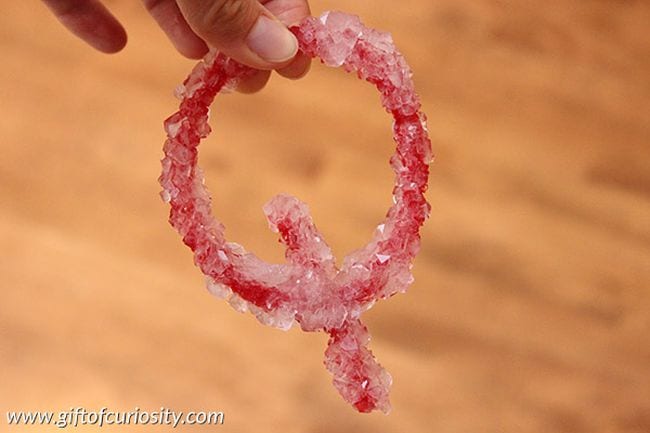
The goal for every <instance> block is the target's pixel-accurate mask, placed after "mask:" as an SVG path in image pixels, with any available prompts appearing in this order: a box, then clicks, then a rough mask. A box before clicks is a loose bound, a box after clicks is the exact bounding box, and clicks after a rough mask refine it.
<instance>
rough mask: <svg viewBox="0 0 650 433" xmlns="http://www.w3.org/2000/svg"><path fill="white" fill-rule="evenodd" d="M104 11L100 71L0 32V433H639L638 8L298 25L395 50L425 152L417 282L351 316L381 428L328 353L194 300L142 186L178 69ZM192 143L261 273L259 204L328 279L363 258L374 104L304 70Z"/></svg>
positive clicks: (524, 9)
mask: <svg viewBox="0 0 650 433" xmlns="http://www.w3.org/2000/svg"><path fill="white" fill-rule="evenodd" d="M108 3H109V5H110V6H111V7H112V8H113V10H114V11H115V12H116V14H117V15H118V16H119V17H120V18H122V19H123V21H124V23H125V24H126V26H127V29H128V31H129V34H130V42H129V45H128V47H127V49H126V50H125V51H124V52H123V53H120V54H118V55H115V56H105V55H102V54H99V53H96V52H94V51H92V50H90V49H89V48H87V47H86V46H85V45H83V44H82V43H81V42H79V41H78V40H76V39H74V38H73V37H72V36H71V35H69V34H68V33H67V32H65V31H64V30H63V29H62V28H61V27H60V26H59V25H58V23H56V22H55V20H54V19H53V18H51V17H50V16H49V14H48V13H47V11H46V10H45V9H44V7H42V5H41V4H40V3H39V2H33V1H31V2H18V1H16V2H9V1H6V2H3V4H2V6H0V12H1V13H2V18H1V21H2V25H1V26H0V55H1V57H2V61H1V62H2V63H1V66H0V136H1V137H2V138H1V139H0V155H1V157H0V242H1V245H2V251H1V252H0V274H1V276H2V278H1V283H0V284H1V289H2V301H1V302H0V410H2V417H3V419H2V421H0V424H1V425H2V426H3V427H0V430H1V431H39V432H40V431H50V430H48V429H46V428H43V427H38V428H31V429H27V428H24V429H16V428H14V429H9V427H8V426H6V424H3V423H4V417H5V414H4V412H5V411H6V410H37V409H42V410H52V411H59V410H68V409H69V408H70V407H73V406H84V407H86V408H88V409H98V408H101V407H102V406H108V407H109V408H111V409H121V410H131V409H133V408H134V407H136V406H138V407H141V408H143V409H151V410H155V409H157V408H159V407H160V406H166V407H169V408H172V409H176V410H222V411H224V412H225V414H226V422H225V424H224V425H223V426H218V427H187V428H185V429H178V430H177V431H188V432H190V431H192V432H201V431H224V432H284V433H286V432H289V433H291V432H303V433H325V432H356V433H364V432H436V433H443V432H454V433H458V432H466V433H483V432H485V433H495V432H498V433H526V432H535V433H538V432H539V433H548V432H570V433H580V432H588V433H594V432H630V433H632V432H636V433H642V432H643V433H647V432H649V431H650V344H649V343H650V201H649V198H650V146H649V145H650V114H649V113H650V79H649V77H650V27H649V25H648V23H650V3H648V2H647V1H627V2H620V1H613V0H609V1H606V0H600V1H596V0H586V1H580V2H575V1H568V0H561V1H553V2H545V3H540V2H533V1H523V0H521V1H514V0H513V1H494V0H473V1H469V0H463V1H458V0H438V1H425V0H410V1H409V0H405V1H402V2H400V3H399V6H396V3H395V2H393V1H388V0H376V1H373V2H357V3H354V2H344V1H314V2H313V9H314V12H315V13H320V12H321V11H323V10H326V9H330V8H336V9H343V10H346V11H349V12H354V13H357V14H359V15H361V16H363V17H364V21H365V22H366V23H367V24H369V25H372V26H374V27H377V28H382V29H388V30H391V31H392V33H393V35H394V37H395V39H396V41H397V43H398V44H399V46H400V47H401V49H402V50H403V52H404V53H405V55H406V57H407V59H408V60H409V62H410V63H411V65H412V67H413V69H414V70H415V73H416V75H415V80H416V84H417V87H418V89H419V92H420V93H421V95H422V97H423V101H424V105H425V111H426V112H427V113H428V115H429V119H430V130H431V134H432V138H433V140H434V142H435V151H436V154H437V160H436V163H435V164H434V165H433V172H432V178H431V188H430V193H429V195H428V196H429V199H430V201H431V202H432V205H433V213H432V217H431V219H430V220H429V221H428V223H427V225H426V227H425V229H424V232H423V233H424V240H423V248H422V252H421V254H420V256H419V257H418V259H417V261H416V263H415V276H416V282H415V284H414V285H413V286H412V287H411V289H410V290H409V292H408V293H407V294H406V295H400V296H397V297H395V298H393V299H391V300H389V301H387V302H382V303H380V304H379V305H377V306H376V307H375V308H374V309H373V310H372V311H370V312H369V313H368V314H367V315H366V320H367V322H368V324H369V327H370V329H371V332H372V335H373V341H372V349H373V351H374V352H375V354H376V355H377V357H378V358H379V360H380V361H381V362H382V363H383V365H384V366H385V367H386V368H387V369H388V370H389V371H390V372H391V373H392V375H393V377H394V386H393V389H392V401H393V406H394V408H393V412H392V413H391V415H389V416H387V417H386V416H383V415H381V414H372V415H360V414H357V413H355V412H354V411H353V410H351V409H350V407H348V406H347V405H346V404H345V403H344V402H343V401H342V400H341V399H340V398H339V396H338V394H337V393H336V391H335V390H334V388H333V387H332V386H331V384H330V380H331V378H330V376H329V375H328V374H327V373H326V371H325V369H324V368H323V366H322V356H323V350H324V348H325V336H324V335H322V334H303V333H301V332H300V331H298V330H292V331H290V332H288V333H284V332H281V331H278V330H274V329H270V328H266V327H263V326H261V325H260V324H258V323H257V322H256V321H255V320H254V318H252V317H251V316H249V315H241V314H238V313H236V312H235V311H233V310H232V309H231V308H230V307H228V306H227V305H226V304H225V303H224V302H221V301H218V300H216V299H213V298H212V297H210V296H209V295H208V293H207V291H205V290H204V288H203V281H202V278H201V276H200V272H199V271H198V270H197V269H196V268H194V267H193V265H192V259H191V256H190V253H189V251H188V250H187V249H186V248H185V247H184V246H183V245H182V244H181V242H180V240H179V238H178V236H177V234H176V233H175V232H173V231H172V229H171V228H170V227H169V226H168V224H167V222H166V219H167V211H168V209H167V207H166V206H164V205H163V203H162V202H161V201H160V200H159V198H158V195H157V194H158V190H159V187H158V185H157V183H156V178H157V176H158V174H159V169H160V167H159V162H158V160H159V158H160V157H161V145H162V141H163V132H162V129H161V122H162V120H163V119H164V118H165V117H166V116H167V115H169V114H171V113H172V112H173V111H174V110H175V108H176V101H175V100H174V99H173V97H172V94H171V92H172V89H173V88H174V87H175V86H176V84H177V83H178V82H180V81H182V79H183V78H184V77H185V75H186V73H187V72H188V71H189V69H190V68H191V66H192V64H193V62H191V61H188V60H184V59H182V58H181V57H180V56H178V55H177V54H176V53H175V52H174V51H173V50H172V48H171V46H170V44H169V43H167V41H166V40H165V39H164V36H163V35H162V33H161V32H160V31H159V30H158V29H157V28H156V26H155V25H154V23H153V21H152V20H151V19H149V18H148V17H147V16H146V15H145V13H144V12H143V10H142V7H141V5H140V4H139V2H136V1H126V0H121V1H117V0H116V1H110V2H108ZM212 119H213V126H214V130H215V132H214V134H213V135H212V136H211V137H210V138H209V139H208V140H207V142H206V143H205V144H204V145H203V147H202V149H201V162H202V165H203V166H204V168H205V169H206V171H207V177H208V183H209V186H210V188H211V191H212V192H213V195H214V201H215V209H216V213H217V214H218V215H219V216H220V217H221V218H222V219H223V220H224V222H225V224H226V226H227V227H228V236H229V237H230V238H231V240H234V241H237V242H240V243H242V244H244V245H245V246H246V247H247V248H248V249H250V250H252V251H254V252H256V253H257V254H259V255H260V256H261V257H263V258H266V259H269V260H276V261H279V260H281V259H282V250H281V248H280V245H278V244H277V242H276V238H275V236H274V235H273V234H272V233H271V232H269V231H268V229H267V228H266V223H265V221H264V217H263V214H262V212H261V206H262V205H263V204H264V203H265V202H266V200H268V199H269V198H271V197H272V196H273V195H274V194H276V193H279V192H289V193H292V194H295V195H297V196H298V197H300V198H301V199H303V200H305V201H306V202H307V203H309V204H310V206H311V209H312V211H313V214H314V217H315V220H316V223H317V224H318V225H319V227H320V228H321V229H322V230H323V232H324V233H325V235H326V237H327V239H328V240H329V241H330V243H331V244H332V246H333V249H334V250H335V252H336V253H337V255H338V256H339V257H341V256H342V255H343V254H344V253H345V252H347V251H349V250H351V249H352V248H355V247H357V246H360V245H362V244H363V243H364V242H366V241H367V240H368V239H369V237H370V233H371V231H372V229H373V228H374V226H375V225H376V224H377V223H378V222H379V221H380V220H381V218H382V217H383V214H384V212H385V211H386V209H387V208H388V204H389V202H390V188H391V183H392V175H391V173H390V169H389V167H388V164H387V159H388V157H389V155H390V154H391V152H392V150H391V148H392V144H391V142H390V119H389V118H388V116H387V115H385V114H384V113H383V112H382V110H381V108H380V106H379V103H378V99H377V95H376V94H375V92H374V90H373V89H371V88H370V87H368V86H366V85H362V84H361V83H359V82H357V81H356V80H355V79H354V78H353V77H351V76H346V75H345V74H344V73H343V72H341V71H334V70H329V69H326V68H324V67H321V66H320V65H318V66H315V67H314V69H313V72H312V73H311V74H310V75H309V76H308V77H307V78H306V79H304V80H302V81H300V82H296V83H293V82H289V81H285V80H283V79H280V78H274V79H273V80H272V82H271V83H270V85H269V86H268V88H267V89H266V90H264V91H263V92H262V93H260V94H258V95H255V96H242V95H231V96H228V97H225V98H220V100H219V101H218V103H216V104H215V106H214V107H213V117H212ZM104 430H107V431H167V430H164V429H161V428H157V427H147V428H139V429H138V428H131V429H104ZM51 431H59V430H57V429H55V428H52V429H51ZM79 431H95V430H93V429H80V430H79Z"/></svg>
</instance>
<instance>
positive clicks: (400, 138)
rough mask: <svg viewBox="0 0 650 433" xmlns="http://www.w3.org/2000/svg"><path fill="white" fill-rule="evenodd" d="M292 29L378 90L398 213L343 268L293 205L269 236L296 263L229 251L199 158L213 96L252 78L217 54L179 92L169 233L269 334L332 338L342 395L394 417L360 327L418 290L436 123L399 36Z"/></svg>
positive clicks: (281, 208) (218, 290) (274, 218)
mask: <svg viewBox="0 0 650 433" xmlns="http://www.w3.org/2000/svg"><path fill="white" fill-rule="evenodd" d="M291 30H292V31H293V33H294V34H295V35H296V37H297V39H298V41H299V44H300V50H301V51H302V52H303V53H305V54H306V55H308V56H310V57H312V58H316V57H318V58H320V59H321V61H322V62H323V63H325V64H326V65H328V66H332V67H343V68H344V69H345V70H346V71H347V72H352V71H355V72H356V73H357V74H358V76H359V77H360V78H362V79H364V80H366V81H368V82H370V83H372V84H374V85H375V86H376V88H377V89H378V90H379V92H380V94H381V101H382V105H383V106H384V107H385V108H386V110H387V111H388V112H389V113H391V115H392V116H393V119H394V124H393V137H394V140H395V142H396V145H397V146H396V152H395V154H394V155H393V156H392V158H391V160H390V163H391V166H392V167H393V170H394V172H395V187H394V189H393V205H392V206H391V207H390V209H389V210H388V213H387V215H386V219H385V220H384V222H383V223H382V224H380V225H379V226H378V227H377V229H376V230H375V232H374V235H373V237H372V239H371V240H370V242H369V243H368V244H367V245H366V246H365V247H363V248H362V249H359V250H356V251H354V252H352V253H350V254H349V255H348V256H346V257H345V258H344V260H343V262H342V265H341V266H340V267H339V266H337V264H336V260H335V258H334V256H333V255H332V252H331V250H330V248H329V247H328V245H327V243H326V241H325V239H324V238H323V236H322V235H321V233H320V232H319V231H318V230H317V228H316V226H315V225H314V223H313V221H312V218H311V216H310V214H309V210H308V208H307V206H306V205H305V204H304V203H302V202H300V201H299V200H298V199H296V198H294V197H291V196H287V195H278V196H276V197H274V198H273V199H272V200H271V201H270V202H269V203H268V204H266V205H265V206H264V213H265V214H266V217H267V219H268V222H269V225H270V227H271V229H272V230H274V231H276V232H278V233H279V235H280V239H281V241H282V242H283V243H284V244H285V245H286V258H287V263H285V264H270V263H266V262H265V261H263V260H261V259H260V258H258V257H257V256H255V255H254V254H252V253H250V252H247V251H246V250H245V249H244V248H243V247H241V246H240V245H238V244H235V243H232V242H227V241H226V239H225V236H224V231H225V228H224V226H223V225H222V224H221V223H220V222H219V221H217V220H216V219H215V218H214V217H213V215H212V212H211V207H210V196H209V194H208V191H207V189H206V187H205V185H204V179H203V175H202V172H201V169H200V168H199V167H198V166H197V161H198V150H197V147H198V145H199V142H200V141H201V139H203V138H205V137H206V136H207V135H208V134H209V133H210V126H209V125H208V114H209V107H210V105H211V104H212V101H213V99H214V98H215V96H216V95H217V94H218V93H219V92H222V91H224V90H226V89H231V88H233V87H235V86H236V85H237V83H238V81H239V80H241V79H242V78H244V77H247V76H249V75H251V74H252V73H254V70H253V69H251V68H249V67H247V66H243V65H241V64H239V63H237V62H235V61H234V60H232V59H229V58H228V57H226V56H225V55H223V54H220V53H217V52H211V53H210V54H208V55H207V56H206V58H205V59H204V60H203V61H202V62H200V63H199V64H198V65H197V66H196V67H195V68H194V70H193V71H192V72H191V74H190V75H189V77H188V78H187V79H186V80H185V81H184V82H183V84H182V85H180V86H179V88H178V89H177V92H176V94H177V96H178V97H179V99H180V100H181V103H180V109H179V111H178V112H176V113H175V114H173V115H172V116H171V117H169V118H168V119H167V120H166V121H165V130H166V132H167V141H166V142H165V146H164V154H165V156H164V158H163V159H162V167H163V170H162V174H161V176H160V179H159V181H160V184H161V185H162V187H163V191H162V193H161V195H162V197H163V199H164V200H165V201H166V202H169V203H170V205H171V212H170V218H169V221H170V223H171V225H172V226H173V227H174V228H175V229H176V230H177V231H178V232H179V233H180V235H181V236H182V238H183V242H184V243H185V244H186V245H187V246H188V247H189V248H191V249H192V251H193V252H194V261H195V263H196V265H197V266H198V267H199V268H200V269H201V271H202V272H203V273H204V274H205V275H206V278H207V285H208V289H209V291H210V292H211V293H212V294H214V295H216V296H218V297H221V298H226V299H228V300H229V302H230V304H231V305H233V307H235V308H236V309H237V310H239V311H250V312H251V313H253V314H254V315H255V316H256V317H257V318H258V319H259V320H260V321H261V322H262V323H264V324H267V325H271V326H275V327H278V328H282V329H288V328H290V327H291V325H292V324H293V323H294V322H297V323H298V324H300V327H301V328H302V329H303V330H305V331H319V330H323V331H325V332H327V333H328V334H329V336H330V338H329V342H328V347H327V349H326V351H325V366H326V367H327V369H328V370H329V371H330V372H331V373H332V374H333V376H334V379H333V381H334V385H335V387H336V388H337V390H338V391H339V393H340V394H341V395H342V396H343V398H344V399H345V400H346V401H348V402H349V403H351V404H352V405H354V407H355V408H356V409H357V410H359V411H361V412H370V411H372V410H374V409H379V410H381V411H384V412H388V411H389V410H390V403H389V400H388V390H389V387H390V384H391V377H390V375H389V374H388V373H387V372H386V371H385V370H384V369H383V368H382V367H381V365H380V364H379V363H378V362H377V361H376V360H375V359H374V357H373V355H372V352H371V351H370V350H369V348H368V343H369V340H370V337H369V334H368V330H367V328H366V327H365V326H364V325H363V324H362V322H361V321H360V316H361V314H362V312H364V311H365V310H367V309H369V308H370V307H371V306H372V305H373V304H374V302H375V301H376V300H378V299H383V298H387V297H389V296H392V295H394V294H395V293H398V292H404V291H405V290H406V288H407V287H408V286H409V285H410V284H411V283H412V281H413V277H412V275H411V267H412V264H411V262H412V260H413V258H414V257H415V255H416V253H417V251H418V249H419V245H420V235H419V229H420V227H421V226H422V224H423V223H424V221H425V219H426V218H427V217H428V215H429V211H430V206H429V204H428V203H427V201H426V199H425V196H424V192H425V191H426V189H427V181H428V176H429V163H430V162H431V159H432V154H431V142H430V140H429V137H428V132H427V128H426V119H425V116H424V114H423V113H421V112H420V107H421V105H420V101H419V98H418V96H417V95H416V93H415V90H414V86H413V81H412V79H411V75H412V74H411V70H410V68H409V66H408V65H407V64H406V61H405V60H404V58H403V56H402V55H401V54H400V53H399V52H398V51H397V50H396V49H395V45H394V43H393V40H392V38H391V36H390V35H389V34H387V33H382V32H379V31H377V30H373V29H369V28H367V27H365V26H364V25H363V24H362V23H361V21H360V20H359V18H358V17H356V16H352V15H347V14H344V13H342V12H328V13H325V14H323V15H322V16H321V17H320V18H313V17H309V18H307V19H305V20H304V21H303V22H302V23H301V24H300V25H298V26H296V27H293V28H292V29H291Z"/></svg>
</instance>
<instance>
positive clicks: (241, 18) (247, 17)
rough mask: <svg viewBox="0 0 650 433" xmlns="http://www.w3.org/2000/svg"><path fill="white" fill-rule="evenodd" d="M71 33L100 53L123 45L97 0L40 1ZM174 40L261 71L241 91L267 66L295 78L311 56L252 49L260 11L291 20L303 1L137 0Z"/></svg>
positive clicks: (261, 80)
mask: <svg viewBox="0 0 650 433" xmlns="http://www.w3.org/2000/svg"><path fill="white" fill-rule="evenodd" d="M42 1H43V3H45V4H46V5H47V6H48V8H49V9H50V10H51V11H52V12H53V13H54V15H55V16H56V17H57V18H58V19H59V21H60V22H61V23H62V24H63V25H64V26H65V27H67V28H68V30H70V31H71V32H72V33H74V34H75V35H77V36H78V37H80V38H81V39H83V40H84V41H86V42H87V43H88V44H89V45H91V46H92V47H94V48H96V49H97V50H99V51H102V52H104V53H116V52H118V51H120V50H121V49H122V48H124V46H125V45H126V41H127V36H126V31H125V30H124V27H122V25H121V24H120V22H119V21H118V20H117V19H116V18H115V17H114V16H113V15H112V14H111V13H110V12H109V10H108V9H106V7H105V6H104V5H103V4H102V3H101V2H100V1H99V0H42ZM141 1H142V3H143V4H144V7H145V8H146V9H147V11H148V12H149V14H150V15H151V16H152V17H153V18H154V20H156V22H157V23H158V25H159V26H160V28H161V29H162V30H163V31H164V32H165V34H166V35H167V37H168V38H169V39H170V41H171V42H172V44H173V45H174V46H175V47H176V49H177V50H178V52H180V53H181V54H182V55H184V56H186V57H188V58H192V59H199V58H201V57H203V56H204V55H205V54H206V53H207V52H208V46H212V47H215V48H216V49H217V50H219V51H221V52H223V53H225V54H227V55H228V56H230V57H232V58H234V59H235V60H237V61H239V62H241V63H244V64H246V65H248V66H252V67H254V68H257V69H260V71H259V72H258V73H257V74H256V75H254V76H253V77H251V78H250V79H248V80H247V81H245V82H242V83H240V85H239V90H240V91H241V92H244V93H251V92H256V91H258V90H260V89H262V88H263V87H264V85H265V84H266V82H267V81H268V79H269V77H270V74H271V71H272V70H276V71H277V72H278V73H279V74H280V75H282V76H284V77H287V78H290V79H297V78H300V77H302V76H304V75H305V74H306V73H307V72H308V70H309V65H310V60H309V59H308V58H307V57H305V56H303V55H302V54H300V53H297V54H295V53H294V55H292V56H289V57H287V58H285V59H281V60H277V61H267V60H264V59H263V58H261V57H260V56H258V55H257V54H256V53H255V52H253V51H252V50H251V49H250V48H249V46H248V44H247V41H248V39H247V38H248V37H249V35H250V34H251V31H252V29H253V27H254V25H255V23H256V22H257V20H258V19H260V16H264V17H266V18H268V19H270V20H272V21H279V22H280V23H282V24H283V25H284V26H291V25H295V24H297V23H298V22H300V21H301V20H302V19H303V18H305V17H307V16H309V15H310V10H309V5H308V4H307V0H141Z"/></svg>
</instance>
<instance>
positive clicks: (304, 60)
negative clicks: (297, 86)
mask: <svg viewBox="0 0 650 433" xmlns="http://www.w3.org/2000/svg"><path fill="white" fill-rule="evenodd" d="M310 67H311V58H310V57H308V56H306V55H305V54H303V53H302V52H299V53H298V55H297V56H296V57H295V58H294V59H293V61H292V62H291V63H289V65H288V66H285V67H284V68H281V69H278V74H280V75H282V76H283V77H285V78H289V79H291V80H297V79H298V78H302V77H304V76H305V75H307V72H309V69H310Z"/></svg>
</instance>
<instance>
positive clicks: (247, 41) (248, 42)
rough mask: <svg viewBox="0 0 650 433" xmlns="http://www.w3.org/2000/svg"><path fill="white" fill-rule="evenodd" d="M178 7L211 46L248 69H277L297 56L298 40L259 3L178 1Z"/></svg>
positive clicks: (192, 26)
mask: <svg viewBox="0 0 650 433" xmlns="http://www.w3.org/2000/svg"><path fill="white" fill-rule="evenodd" d="M178 6H179V8H180V10H181V12H182V13H183V15H184V16H185V19H186V20H187V22H188V24H189V25H190V27H191V28H192V30H194V32H195V33H196V34H197V35H199V36H200V37H201V38H203V40H205V41H206V42H207V43H208V45H211V46H213V47H215V48H216V49H218V50H219V51H221V52H223V53H224V54H226V55H228V56H229V57H232V58H233V59H235V60H237V61H239V62H241V63H244V64H246V65H248V66H251V67H254V68H258V69H277V68H280V67H282V66H284V65H286V64H288V63H289V62H290V61H291V59H293V58H294V57H295V55H296V53H297V52H298V41H297V40H296V38H295V36H294V35H293V34H292V33H291V32H290V31H289V30H288V29H287V28H286V27H285V26H284V25H283V24H282V23H281V22H280V21H278V19H277V18H275V17H274V16H273V14H271V13H270V12H269V11H268V10H267V9H266V8H265V7H264V6H262V4H261V3H260V2H259V1H258V0H178Z"/></svg>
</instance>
